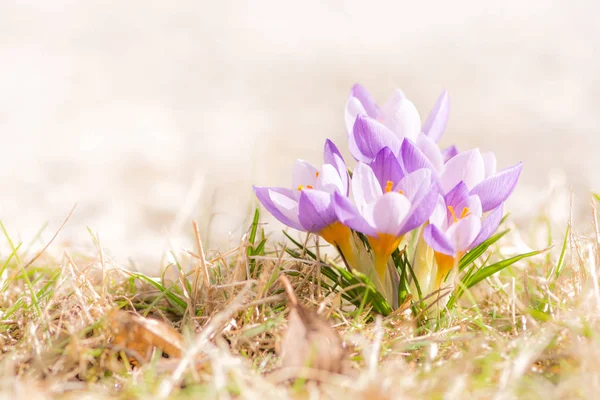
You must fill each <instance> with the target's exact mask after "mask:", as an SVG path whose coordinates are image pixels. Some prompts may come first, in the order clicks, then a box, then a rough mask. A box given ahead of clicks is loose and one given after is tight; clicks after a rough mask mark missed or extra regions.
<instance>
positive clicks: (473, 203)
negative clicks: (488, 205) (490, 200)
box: [454, 196, 483, 218]
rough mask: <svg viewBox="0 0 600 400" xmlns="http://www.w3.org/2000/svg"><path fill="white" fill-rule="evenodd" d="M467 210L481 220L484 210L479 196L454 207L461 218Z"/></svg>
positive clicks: (467, 199)
mask: <svg viewBox="0 0 600 400" xmlns="http://www.w3.org/2000/svg"><path fill="white" fill-rule="evenodd" d="M465 208H468V209H469V214H470V215H475V216H476V217H478V218H481V215H482V213H483V212H482V209H481V200H480V199H479V196H468V197H467V198H465V199H463V200H462V201H461V202H460V203H458V204H457V205H456V206H455V207H454V212H456V216H457V217H459V216H460V215H462V213H463V212H464V211H463V210H464V209H465Z"/></svg>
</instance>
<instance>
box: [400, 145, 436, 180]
mask: <svg viewBox="0 0 600 400" xmlns="http://www.w3.org/2000/svg"><path fill="white" fill-rule="evenodd" d="M399 158H400V162H401V163H402V166H403V168H404V170H405V172H406V173H410V172H414V171H416V170H418V169H421V168H428V169H431V170H434V171H435V168H433V165H432V164H431V161H429V159H428V158H427V156H426V155H425V154H423V152H422V151H421V150H419V149H418V148H417V146H416V145H415V144H414V143H413V142H411V141H410V140H408V139H404V141H402V145H401V147H400V157H399Z"/></svg>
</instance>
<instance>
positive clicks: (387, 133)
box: [345, 84, 449, 165]
mask: <svg viewBox="0 0 600 400" xmlns="http://www.w3.org/2000/svg"><path fill="white" fill-rule="evenodd" d="M448 112H449V102H448V94H447V92H446V91H444V92H443V93H442V95H441V96H440V97H439V99H438V100H437V102H436V104H435V106H434V108H433V110H432V111H431V113H430V114H429V116H428V118H427V120H426V122H425V125H423V127H422V129H421V118H420V117H419V113H418V111H417V109H416V107H415V106H414V104H413V103H412V102H411V101H410V100H408V99H407V98H406V96H405V95H404V93H403V92H402V91H401V90H399V89H396V91H395V92H394V94H393V95H392V97H391V98H390V99H389V100H388V101H387V102H386V103H385V105H384V106H383V107H381V108H380V107H378V106H377V104H376V103H375V101H374V100H373V98H372V97H371V95H370V94H369V92H368V91H367V90H366V89H365V88H364V87H363V86H361V85H359V84H356V85H354V87H353V88H352V90H351V92H350V97H349V98H348V101H347V103H346V112H345V119H346V129H347V131H348V147H349V150H350V153H351V154H352V155H353V156H354V158H356V160H358V161H363V162H370V161H371V160H372V158H373V156H374V155H375V154H376V153H377V152H378V151H379V150H381V149H382V148H383V147H386V146H387V147H389V148H390V149H392V151H395V150H396V149H397V148H398V146H399V144H400V143H401V142H402V140H403V139H404V138H407V139H409V140H411V141H412V142H414V143H416V144H417V146H418V147H419V148H421V149H422V150H423V151H424V152H425V153H426V154H427V156H428V157H433V160H432V162H433V163H434V164H436V165H437V164H440V163H442V162H443V158H442V156H441V151H440V150H439V148H438V147H437V145H436V142H437V141H438V140H439V139H440V138H441V136H442V134H443V132H444V130H445V128H446V124H447V121H448ZM357 124H358V126H357ZM365 131H366V132H365ZM364 135H367V136H369V137H368V138H367V137H364ZM373 139H375V140H374V141H373ZM361 141H362V142H363V146H360V144H359V142H361ZM365 142H369V143H370V144H369V146H368V147H369V149H367V150H366V151H365V149H364V147H365V146H364V143H365Z"/></svg>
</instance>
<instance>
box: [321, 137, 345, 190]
mask: <svg viewBox="0 0 600 400" xmlns="http://www.w3.org/2000/svg"><path fill="white" fill-rule="evenodd" d="M323 153H324V160H325V164H330V165H333V166H334V167H335V169H336V170H337V173H338V175H339V176H340V179H341V181H342V186H343V189H342V191H341V192H342V194H345V195H346V196H347V195H348V193H349V190H350V185H349V181H350V177H349V176H348V167H347V166H346V163H345V162H344V157H342V155H341V153H340V151H339V150H338V148H337V146H336V145H335V144H334V143H333V142H332V141H331V140H329V139H327V140H326V141H325V148H324V151H323Z"/></svg>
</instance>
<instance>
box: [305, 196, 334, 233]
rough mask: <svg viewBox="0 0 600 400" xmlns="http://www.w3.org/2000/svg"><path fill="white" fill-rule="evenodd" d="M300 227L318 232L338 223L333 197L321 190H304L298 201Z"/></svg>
mask: <svg viewBox="0 0 600 400" xmlns="http://www.w3.org/2000/svg"><path fill="white" fill-rule="evenodd" d="M298 219H299V221H300V225H302V227H303V228H304V229H305V230H307V231H311V232H318V231H320V230H321V229H323V228H325V227H326V226H328V225H331V224H333V223H334V222H337V221H338V218H337V216H336V214H335V208H334V206H333V203H332V200H331V195H330V194H329V193H325V192H322V191H320V190H310V189H308V190H303V191H302V193H301V194H300V200H299V201H298Z"/></svg>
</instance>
